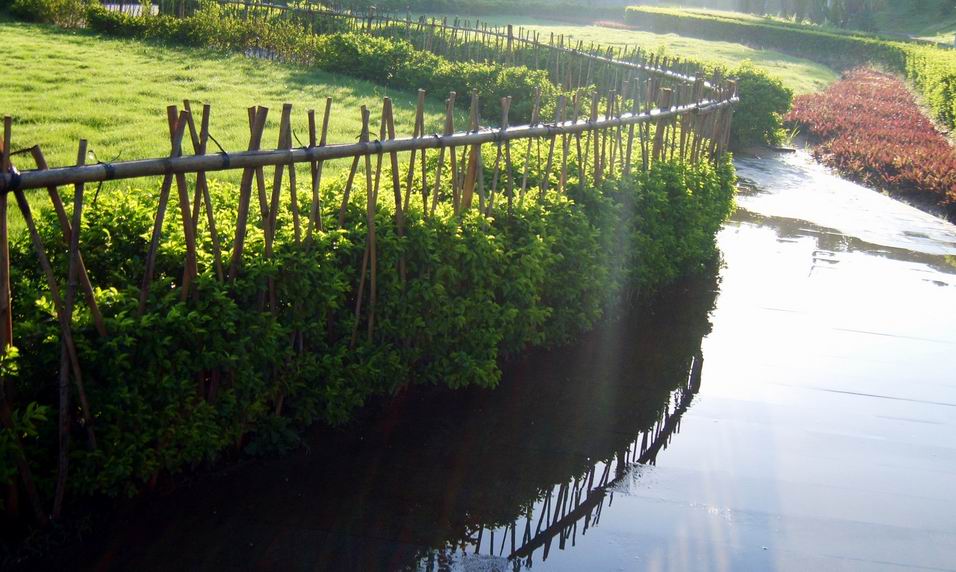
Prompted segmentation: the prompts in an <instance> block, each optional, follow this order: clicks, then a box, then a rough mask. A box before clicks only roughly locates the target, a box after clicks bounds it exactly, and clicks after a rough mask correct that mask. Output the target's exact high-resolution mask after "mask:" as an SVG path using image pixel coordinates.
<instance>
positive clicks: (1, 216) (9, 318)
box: [0, 115, 13, 349]
mask: <svg viewBox="0 0 956 572" xmlns="http://www.w3.org/2000/svg"><path fill="white" fill-rule="evenodd" d="M12 130H13V118H12V117H10V116H9V115H8V116H5V117H4V118H3V149H2V151H0V153H2V155H3V156H2V161H0V168H2V171H0V172H2V173H4V174H6V173H10V172H12V171H13V165H12V163H11V161H10V138H11V133H12ZM7 206H8V204H7V193H0V346H2V349H5V348H6V347H7V346H12V345H13V308H12V307H11V303H12V302H11V293H10V242H9V237H8V226H7V225H8V224H9V223H8V222H7Z"/></svg>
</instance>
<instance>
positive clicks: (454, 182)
mask: <svg viewBox="0 0 956 572" xmlns="http://www.w3.org/2000/svg"><path fill="white" fill-rule="evenodd" d="M455 98H456V94H455V92H451V93H450V94H448V100H449V104H448V108H447V109H446V110H445V133H444V134H445V135H451V134H452V133H454V132H455ZM448 152H449V153H448V155H449V164H450V166H451V196H452V206H453V209H454V211H455V214H456V215H457V214H458V212H459V209H460V208H461V189H460V188H459V186H458V182H459V181H458V157H457V155H456V154H455V146H454V145H452V146H450V147H449V148H448Z"/></svg>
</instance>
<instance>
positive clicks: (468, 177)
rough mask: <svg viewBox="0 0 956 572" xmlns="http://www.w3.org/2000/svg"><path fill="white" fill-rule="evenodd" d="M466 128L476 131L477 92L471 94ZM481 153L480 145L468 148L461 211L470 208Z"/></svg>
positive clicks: (473, 91)
mask: <svg viewBox="0 0 956 572" xmlns="http://www.w3.org/2000/svg"><path fill="white" fill-rule="evenodd" d="M468 128H469V130H470V131H471V132H472V133H475V132H477V131H478V90H472V92H471V106H470V112H469V124H468ZM480 153H481V145H472V146H470V147H468V162H467V167H466V168H465V182H464V184H463V185H462V197H461V209H462V210H463V211H464V210H468V209H470V208H471V203H472V199H473V197H474V192H475V184H476V183H477V178H478V155H479V154H480Z"/></svg>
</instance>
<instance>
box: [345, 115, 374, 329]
mask: <svg viewBox="0 0 956 572" xmlns="http://www.w3.org/2000/svg"><path fill="white" fill-rule="evenodd" d="M361 113H362V134H361V136H360V140H361V141H362V142H363V143H368V141H369V111H368V108H367V107H365V106H364V105H363V106H362V109H361ZM362 156H364V157H365V185H366V193H365V194H366V195H367V198H366V221H367V223H366V224H367V225H368V227H367V229H366V237H365V250H364V252H363V253H362V270H361V276H360V278H359V287H358V293H357V295H356V297H355V323H354V324H353V325H352V339H351V341H350V342H349V347H350V348H354V347H355V342H356V340H357V339H358V326H359V322H360V318H361V315H362V298H363V297H364V296H365V277H366V274H367V273H368V267H369V258H372V259H373V260H372V273H373V274H374V269H375V261H374V257H375V250H374V248H375V245H374V242H373V234H374V227H375V216H374V212H373V211H374V198H373V195H374V190H373V188H372V164H371V158H370V156H369V154H368V150H367V149H366V151H365V153H364V155H362ZM357 157H358V156H357ZM372 281H374V277H373V280H372ZM370 290H371V288H370ZM370 298H372V296H370ZM369 306H370V307H372V301H371V300H370V303H369ZM371 316H372V314H371V313H370V319H371ZM369 323H370V324H371V321H370V322H369ZM368 331H369V338H371V334H372V326H371V325H370V326H369V330H368Z"/></svg>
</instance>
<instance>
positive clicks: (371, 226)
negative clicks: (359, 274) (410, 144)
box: [362, 109, 382, 342]
mask: <svg viewBox="0 0 956 572" xmlns="http://www.w3.org/2000/svg"><path fill="white" fill-rule="evenodd" d="M362 115H363V116H364V121H365V123H366V124H367V123H368V110H367V109H366V110H364V111H363V113H362ZM381 162H382V153H381V151H379V154H378V163H379V165H381ZM371 167H372V162H371V157H370V156H369V155H368V153H366V154H365V188H366V193H365V194H366V216H367V220H368V222H367V224H368V250H369V265H370V266H371V268H370V272H369V274H370V280H369V292H368V294H369V295H368V298H369V300H368V341H369V342H371V341H372V332H373V330H374V328H375V300H376V298H377V296H376V291H375V290H376V286H377V280H376V273H377V270H378V261H377V258H378V248H377V246H376V240H375V238H376V237H375V210H376V205H377V201H378V182H379V181H378V180H379V173H376V174H375V187H374V189H372V188H371V187H372V172H371Z"/></svg>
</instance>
